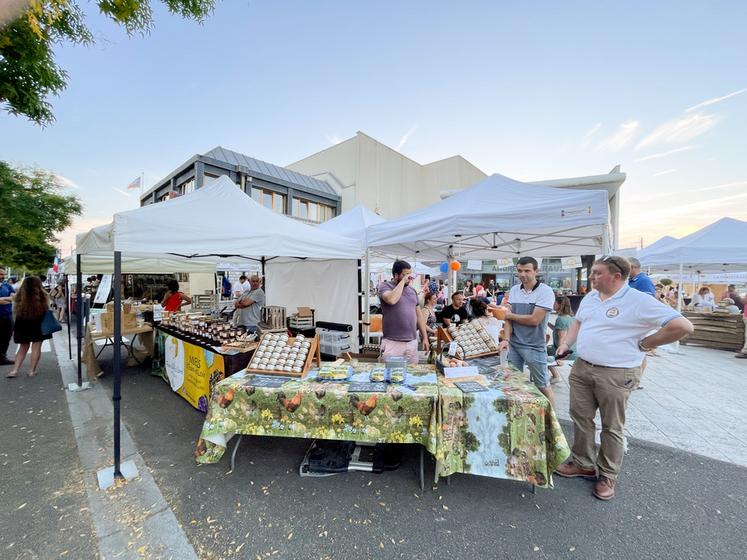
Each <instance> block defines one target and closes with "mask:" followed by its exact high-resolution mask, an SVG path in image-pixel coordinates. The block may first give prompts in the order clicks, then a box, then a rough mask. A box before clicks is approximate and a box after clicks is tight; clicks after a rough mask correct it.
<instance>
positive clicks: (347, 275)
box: [76, 176, 360, 476]
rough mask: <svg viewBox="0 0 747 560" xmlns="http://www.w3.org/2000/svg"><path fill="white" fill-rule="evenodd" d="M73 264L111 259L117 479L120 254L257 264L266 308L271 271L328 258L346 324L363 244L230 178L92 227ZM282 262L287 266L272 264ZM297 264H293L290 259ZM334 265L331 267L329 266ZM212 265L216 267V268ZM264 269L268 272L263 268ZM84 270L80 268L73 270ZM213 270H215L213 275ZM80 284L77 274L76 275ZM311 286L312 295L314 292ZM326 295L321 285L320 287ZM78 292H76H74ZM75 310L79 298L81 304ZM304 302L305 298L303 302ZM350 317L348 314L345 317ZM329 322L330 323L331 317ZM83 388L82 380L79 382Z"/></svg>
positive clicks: (303, 280)
mask: <svg viewBox="0 0 747 560" xmlns="http://www.w3.org/2000/svg"><path fill="white" fill-rule="evenodd" d="M77 242H78V243H77V248H76V253H77V255H76V259H77V258H81V259H82V257H83V255H94V256H101V255H103V256H106V257H109V256H113V270H114V309H115V311H114V346H113V348H114V396H113V401H114V425H115V433H114V442H115V444H114V475H115V476H121V472H120V464H119V459H120V457H119V451H120V448H119V401H120V399H121V397H120V384H121V375H120V369H119V368H120V363H119V358H120V352H121V348H120V341H121V323H120V316H119V306H120V291H119V286H120V283H121V271H122V270H121V258H122V256H127V255H134V256H143V255H146V256H147V255H151V256H153V257H155V258H162V257H163V256H164V255H169V256H171V257H177V258H183V259H184V260H185V263H187V262H190V261H191V262H199V261H200V260H201V259H202V260H207V261H208V262H210V261H213V260H214V259H215V258H216V257H218V258H219V259H220V260H221V261H226V260H231V261H233V260H236V259H249V260H254V261H259V262H260V263H261V264H262V269H263V271H265V272H266V280H267V284H268V286H269V288H268V290H267V292H268V293H267V299H266V301H267V303H268V304H272V303H273V302H275V301H277V303H278V304H282V305H287V302H285V301H283V300H282V299H277V298H280V297H281V296H280V290H278V291H277V293H276V291H275V290H274V289H273V287H272V282H273V278H272V270H271V269H272V267H273V265H274V263H275V262H277V266H278V267H279V269H283V267H285V266H287V265H288V264H294V265H296V266H298V265H299V261H306V262H311V261H313V260H314V259H325V260H328V262H329V263H330V264H329V266H330V268H334V270H330V271H329V274H334V275H335V278H336V279H337V282H338V284H345V289H346V291H343V292H341V293H340V295H339V297H336V298H332V297H330V296H327V301H329V302H333V306H332V309H335V310H344V312H345V313H349V314H350V320H349V321H347V322H349V323H351V324H356V322H357V320H356V319H357V312H356V308H357V307H358V306H357V293H356V287H357V286H358V283H359V275H358V270H357V266H356V263H357V261H358V259H359V258H360V246H359V244H358V243H357V242H356V241H355V240H354V239H350V238H346V237H342V236H339V235H336V234H334V233H330V232H327V231H324V230H321V229H319V228H314V227H312V226H309V225H306V224H304V223H301V222H299V221H297V220H294V219H292V218H288V217H286V216H283V215H281V214H277V213H275V212H273V211H271V210H268V209H266V208H264V207H262V206H260V205H259V204H257V203H256V202H255V201H254V200H252V199H251V198H250V197H249V196H247V195H246V194H245V193H244V192H243V191H241V190H239V188H238V187H237V186H236V184H234V183H233V182H232V181H231V180H230V179H229V178H228V177H225V176H223V177H220V178H218V179H216V180H215V181H213V182H211V183H210V184H209V185H207V186H205V187H203V188H200V189H198V190H196V191H194V192H192V193H190V194H188V195H186V196H183V197H179V198H175V199H172V200H168V201H165V202H161V203H159V204H153V205H149V206H144V207H142V208H137V209H134V210H129V211H126V212H120V213H117V214H115V215H114V219H113V220H112V223H111V224H108V225H106V226H100V227H98V228H94V229H93V230H92V231H90V232H88V233H87V234H83V235H81V236H79V238H78V239H77ZM278 258H284V259H283V260H284V262H280V261H276V259H278ZM291 259H293V261H295V262H292V260H291ZM335 264H336V265H337V267H334V265H335ZM214 265H215V263H213V266H214ZM266 266H267V268H268V270H265V267H266ZM78 268H79V269H82V268H83V263H82V260H81V264H80V266H79V267H78ZM213 270H214V269H213ZM77 273H78V281H79V282H80V274H81V270H78V271H77ZM293 278H294V279H295V280H296V283H295V284H294V285H293V287H291V288H290V289H291V290H292V291H294V292H295V293H301V294H304V296H306V295H308V296H314V295H315V292H317V291H318V288H316V287H315V286H313V285H310V283H309V279H308V276H307V275H304V274H302V273H298V274H295V275H294V276H293ZM315 288H316V289H315ZM322 288H323V289H326V287H324V286H323V287H322ZM78 293H79V294H80V291H79V292H78ZM78 304H79V309H80V298H79V300H78ZM304 304H306V305H314V304H313V302H311V303H309V299H307V298H304ZM346 316H347V315H346ZM78 317H79V322H78V338H79V344H78V347H79V356H78V368H79V374H78V375H79V380H80V346H81V344H80V337H81V336H82V332H81V331H82V324H81V322H80V314H78ZM330 320H333V319H330ZM79 386H80V381H79Z"/></svg>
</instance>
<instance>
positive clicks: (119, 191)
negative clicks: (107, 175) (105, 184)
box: [112, 187, 132, 198]
mask: <svg viewBox="0 0 747 560" xmlns="http://www.w3.org/2000/svg"><path fill="white" fill-rule="evenodd" d="M112 190H113V191H117V192H118V193H119V194H121V195H122V196H126V197H127V198H130V197H131V196H132V195H131V194H130V193H128V192H127V191H123V190H122V189H118V188H117V187H112Z"/></svg>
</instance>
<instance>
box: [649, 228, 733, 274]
mask: <svg viewBox="0 0 747 560" xmlns="http://www.w3.org/2000/svg"><path fill="white" fill-rule="evenodd" d="M745 240H747V222H745V221H742V220H736V219H734V218H721V219H720V220H718V221H716V222H714V223H712V224H710V225H708V226H706V227H704V228H702V229H699V230H698V231H696V232H694V233H691V234H690V235H687V236H685V237H683V238H681V239H677V240H674V241H671V242H669V243H666V244H663V245H660V246H659V249H657V250H653V249H652V250H650V251H645V252H642V253H641V256H640V260H641V265H642V266H645V267H649V268H651V269H653V270H656V271H667V270H678V269H680V267H682V270H681V271H680V272H683V271H684V272H689V271H699V272H710V273H719V272H740V271H747V241H745ZM652 247H653V245H652Z"/></svg>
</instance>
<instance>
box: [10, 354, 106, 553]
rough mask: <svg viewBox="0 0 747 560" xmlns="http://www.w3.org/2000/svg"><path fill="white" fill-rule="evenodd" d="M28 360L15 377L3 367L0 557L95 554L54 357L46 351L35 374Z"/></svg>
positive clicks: (28, 357) (87, 510) (73, 444)
mask: <svg viewBox="0 0 747 560" xmlns="http://www.w3.org/2000/svg"><path fill="white" fill-rule="evenodd" d="M65 350H66V349H65ZM14 352H15V348H14V347H11V350H10V351H9V352H8V355H13V353H14ZM29 360H30V356H27V357H26V363H25V364H24V366H23V368H22V369H21V372H22V374H23V375H20V376H19V377H18V378H16V379H6V378H5V375H6V374H7V373H8V372H9V371H11V369H12V366H2V367H0V403H2V404H1V405H0V426H2V429H0V558H2V559H3V560H16V559H18V560H31V559H40V560H46V559H48V558H70V559H89V558H98V544H97V538H96V534H95V531H94V529H93V524H92V522H91V516H90V512H89V507H88V499H87V497H86V490H85V486H84V480H83V477H84V472H83V470H82V469H81V466H80V462H79V460H78V451H77V449H76V446H75V436H74V434H73V427H72V423H71V421H70V414H69V412H68V406H67V401H66V399H65V393H64V389H63V386H62V381H61V378H60V370H59V368H58V366H57V360H56V359H55V355H54V353H53V352H51V351H49V352H44V353H42V359H41V362H40V366H39V373H38V374H37V376H35V377H33V378H30V377H27V376H26V372H28V369H29Z"/></svg>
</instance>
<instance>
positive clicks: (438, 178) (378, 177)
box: [286, 131, 625, 246]
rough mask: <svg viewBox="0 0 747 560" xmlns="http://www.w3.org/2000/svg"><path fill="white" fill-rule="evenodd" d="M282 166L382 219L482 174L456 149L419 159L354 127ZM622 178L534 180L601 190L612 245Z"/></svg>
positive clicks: (345, 206) (344, 202) (612, 174)
mask: <svg viewBox="0 0 747 560" xmlns="http://www.w3.org/2000/svg"><path fill="white" fill-rule="evenodd" d="M286 168H287V169H290V170H292V171H296V172H298V173H302V174H303V175H306V176H309V177H313V178H315V179H319V180H322V181H324V182H326V183H327V184H328V185H330V186H332V188H334V190H335V191H336V192H337V194H338V195H339V196H340V197H341V198H342V211H343V212H344V211H346V210H349V209H350V208H353V207H354V206H357V205H358V204H362V205H364V206H366V207H367V208H370V209H371V210H374V211H375V212H376V213H377V214H379V215H381V216H382V217H384V218H386V219H392V218H396V217H398V216H401V215H402V214H406V213H408V212H412V211H414V210H418V209H420V208H423V207H424V206H427V205H428V204H432V203H434V202H437V201H438V200H440V199H441V198H444V197H446V196H449V195H450V194H452V193H453V192H455V191H456V190H459V189H463V188H466V187H469V186H470V185H473V184H475V183H476V182H478V181H480V180H481V179H484V178H485V177H487V174H486V173H485V172H483V171H482V170H480V169H478V168H477V167H476V166H475V165H473V164H472V163H470V162H469V161H468V160H466V159H465V158H464V157H462V156H460V155H455V156H452V157H449V158H446V159H441V160H438V161H434V162H431V163H426V164H421V163H418V162H416V161H413V160H412V159H410V158H408V157H407V156H405V155H403V154H401V153H399V152H398V151H396V150H394V149H393V148H390V147H389V146H387V145H385V144H382V143H381V142H379V141H377V140H376V139H374V138H372V137H370V136H368V135H367V134H365V133H363V132H360V131H359V132H357V133H356V134H355V136H353V137H352V138H348V139H347V140H344V141H343V142H340V143H339V144H335V145H333V146H330V147H329V148H326V149H324V150H322V151H320V152H317V153H315V154H312V155H310V156H307V157H305V158H303V159H301V160H299V161H296V162H294V163H291V164H290V165H287V166H286ZM624 181H625V174H624V173H622V172H620V167H619V166H617V167H615V168H614V169H613V170H612V171H610V172H609V173H607V174H603V175H592V176H586V177H572V178H567V179H549V180H543V181H535V183H536V184H541V185H545V186H549V187H560V188H568V189H597V190H606V191H607V192H608V195H609V201H610V221H611V231H612V235H613V243H614V244H615V246H616V244H617V238H618V221H619V207H620V205H619V197H620V194H619V190H620V186H621V185H622V184H623V182H624Z"/></svg>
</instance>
